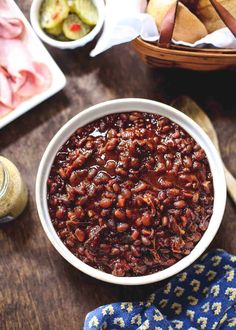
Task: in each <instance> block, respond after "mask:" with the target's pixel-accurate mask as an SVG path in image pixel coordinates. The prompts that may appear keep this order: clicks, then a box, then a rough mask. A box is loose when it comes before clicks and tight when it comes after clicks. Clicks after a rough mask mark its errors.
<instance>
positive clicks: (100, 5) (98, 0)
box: [30, 0, 105, 49]
mask: <svg viewBox="0 0 236 330" xmlns="http://www.w3.org/2000/svg"><path fill="white" fill-rule="evenodd" d="M42 2H43V0H33V2H32V5H31V9H30V20H31V24H32V26H33V28H34V30H35V32H36V33H37V35H38V36H39V37H40V38H41V39H42V40H43V41H44V42H46V43H47V44H48V45H50V46H53V47H57V48H60V49H75V48H78V47H83V46H85V45H86V44H87V43H89V42H90V41H92V40H93V39H94V38H95V37H96V35H97V34H98V33H99V32H100V30H101V28H102V25H103V22H104V17H105V16H104V15H105V5H104V0H93V2H94V4H95V6H96V7H97V10H98V22H97V25H96V26H95V27H94V28H93V29H92V30H91V32H89V33H88V34H87V35H86V36H84V37H83V38H81V39H78V40H73V41H58V40H56V39H54V38H51V37H50V36H49V35H47V34H46V33H45V32H44V30H43V29H42V28H41V26H40V24H39V12H40V7H41V4H42Z"/></svg>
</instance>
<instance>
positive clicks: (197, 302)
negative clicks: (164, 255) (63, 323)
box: [84, 249, 236, 330]
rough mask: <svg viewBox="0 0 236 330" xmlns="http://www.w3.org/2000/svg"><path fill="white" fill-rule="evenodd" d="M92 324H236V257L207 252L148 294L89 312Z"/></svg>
mask: <svg viewBox="0 0 236 330" xmlns="http://www.w3.org/2000/svg"><path fill="white" fill-rule="evenodd" d="M91 329H93V330H95V329H96V330H98V329H99V330H105V329H107V330H119V329H125V330H149V329H150V330H172V329H183V330H187V329H188V330H199V329H206V330H208V329H236V257H235V256H232V255H230V254H228V253H227V252H225V251H223V250H220V249H218V250H215V251H211V252H209V253H206V254H205V255H203V256H202V257H201V258H200V259H198V260H197V261H196V262H195V263H194V264H193V265H191V266H190V267H188V268H187V269H186V270H185V271H184V272H182V273H180V274H178V275H176V276H175V277H173V278H172V279H171V280H170V281H169V282H168V283H167V284H166V285H165V286H164V287H163V288H160V289H158V290H157V291H156V292H155V293H153V294H151V295H150V296H149V297H148V299H146V300H144V301H140V302H122V303H114V304H110V305H105V306H101V307H99V308H97V309H95V310H94V311H92V312H90V313H89V314H88V315H87V316H86V319H85V324H84V330H91Z"/></svg>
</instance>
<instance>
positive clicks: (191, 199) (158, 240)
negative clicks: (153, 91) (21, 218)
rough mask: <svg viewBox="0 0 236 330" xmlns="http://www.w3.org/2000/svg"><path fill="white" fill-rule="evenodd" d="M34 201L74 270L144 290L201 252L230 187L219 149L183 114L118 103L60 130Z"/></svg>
mask: <svg viewBox="0 0 236 330" xmlns="http://www.w3.org/2000/svg"><path fill="white" fill-rule="evenodd" d="M36 202H37V209H38V213H39V217H40V220H41V223H42V226H43V228H44V230H45V233H46V234H47V236H48V238H49V240H50V241H51V243H52V244H53V245H54V247H55V248H56V250H57V251H58V252H59V253H60V254H61V255H62V256H63V257H64V258H65V259H66V260H67V261H68V262H69V263H71V264H72V265H73V266H74V267H76V268H77V269H79V270H81V271H82V272H84V273H86V274H88V275H90V276H92V277H95V278H97V279H100V280H103V281H106V282H110V283H115V284H122V285H140V284H148V283H152V282H157V281H160V280H164V279H166V278H168V277H170V276H173V275H175V274H176V273H178V272H180V271H182V270H183V269H185V268H186V267H188V266H189V265H190V264H191V263H192V262H194V261H195V260H196V259H197V258H198V257H199V256H200V255H201V254H202V253H203V252H204V251H205V250H206V248H207V247H208V245H209V244H210V243H211V241H212V240H213V238H214V236H215V235H216V233H217V230H218V229H219V226H220V223H221V221H222V217H223V213H224V209H225V202H226V184H225V177H224V170H223V166H222V162H221V159H220V157H219V155H218V153H217V151H216V149H215V147H214V146H213V144H212V142H211V140H210V139H209V137H208V136H207V135H206V134H205V133H204V131H203V130H202V129H201V128H200V127H199V126H198V125H197V124H196V123H195V122H193V121H192V120H191V119H190V118H189V117H187V116H186V115H184V114H183V113H181V112H180V111H178V110H176V109H174V108H172V107H170V106H168V105H165V104H162V103H159V102H156V101H151V100H146V99H135V98H131V99H118V100H112V101H107V102H104V103H100V104H97V105H95V106H92V107H90V108H88V109H86V110H84V111H82V112H80V113H79V114H78V115H76V116H75V117H73V118H72V119H71V120H69V121H68V122H67V123H66V124H65V125H64V126H63V127H62V128H61V129H60V130H59V131H58V132H57V134H56V135H55V136H54V138H53V139H52V140H51V141H50V143H49V145H48V147H47V149H46V151H45V153H44V155H43V157H42V160H41V163H40V165H39V169H38V174H37V181H36Z"/></svg>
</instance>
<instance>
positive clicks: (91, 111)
mask: <svg viewBox="0 0 236 330" xmlns="http://www.w3.org/2000/svg"><path fill="white" fill-rule="evenodd" d="M130 111H141V112H151V113H157V114H160V115H164V116H165V117H167V118H170V119H171V120H172V121H174V122H176V123H177V124H179V125H180V126H181V127H183V128H184V129H185V130H186V131H187V132H188V133H189V134H190V135H191V136H192V137H193V138H194V139H195V140H196V141H197V142H198V143H199V144H200V145H201V146H202V147H203V149H204V150H205V152H206V155H207V158H208V161H209V164H210V168H211V172H212V176H213V185H214V206H213V215H212V217H211V220H210V223H209V226H208V229H207V230H206V232H205V233H204V235H203V237H202V238H201V240H200V241H199V243H198V244H197V245H196V246H195V248H194V249H193V250H192V251H191V253H190V254H189V255H188V256H186V257H184V258H183V259H181V260H180V261H178V262H177V263H175V264H174V265H172V266H170V267H168V268H166V269H164V270H162V271H159V272H157V273H154V274H151V275H144V276H136V277H117V276H114V275H111V274H108V273H105V272H102V271H100V270H97V269H95V268H93V267H91V266H89V265H87V264H85V263H83V262H82V261H81V260H80V259H78V258H77V257H75V256H74V255H73V254H72V253H71V252H70V251H69V250H68V249H67V247H66V246H65V245H64V244H63V243H62V241H61V240H60V238H59V237H58V235H57V234H56V231H55V229H54V227H53V225H52V222H51V219H50V216H49V213H48V207H47V199H46V181H47V178H48V175H49V171H50V169H51V165H52V162H53V160H54V157H55V155H56V153H57V151H58V149H59V148H60V146H62V145H63V143H65V141H66V140H67V139H68V138H69V137H70V136H71V135H72V134H73V132H75V131H76V129H77V128H79V127H82V126H84V125H86V124H88V123H89V122H92V121H94V120H96V119H98V118H101V117H104V116H106V115H108V114H112V113H118V112H130ZM36 204H37V209H38V214H39V217H40V220H41V223H42V226H43V228H44V231H45V232H46V234H47V236H48V238H49V240H50V241H51V243H52V244H53V246H54V247H55V248H56V250H57V251H58V252H59V253H60V254H61V255H62V256H63V257H64V258H65V259H66V260H67V261H68V262H69V263H70V264H71V265H73V266H74V267H76V268H77V269H79V270H80V271H82V272H84V273H85V274H87V275H90V276H92V277H94V278H96V279H99V280H102V281H105V282H109V283H114V284H120V285H143V284H149V283H153V282H158V281H161V280H164V279H166V278H168V277H171V276H173V275H175V274H177V273H179V272H181V271H182V270H183V269H185V268H187V267H188V266H189V265H190V264H192V263H193V262H194V261H195V260H196V259H197V258H198V257H200V255H201V254H202V253H203V252H204V251H205V250H206V248H207V247H208V245H209V244H210V243H211V241H212V240H213V238H214V237H215V235H216V233H217V231H218V229H219V226H220V224H221V221H222V218H223V214H224V209H225V204H226V182H225V176H224V169H223V164H222V161H221V159H220V157H219V154H218V152H217V151H216V149H215V147H214V145H213V143H212V141H211V140H210V138H209V137H208V136H207V134H206V133H205V132H204V131H203V130H202V129H201V128H200V127H199V126H198V125H197V124H196V123H195V122H194V121H193V120H192V119H190V118H189V117H187V116H186V115H185V114H183V113H182V112H180V111H178V110H177V109H175V108H173V107H171V106H169V105H166V104H163V103H160V102H157V101H152V100H148V99H140V98H126V99H125V98H124V99H115V100H111V101H106V102H103V103H99V104H97V105H94V106H91V107H89V108H87V109H86V110H83V111H82V112H80V113H78V114H77V115H76V116H74V117H73V118H71V119H70V120H69V121H68V122H67V123H66V124H65V125H64V126H62V127H61V129H60V130H59V131H58V132H57V133H56V135H55V136H54V137H53V139H52V140H51V141H50V143H49V144H48V146H47V148H46V150H45V152H44V155H43V157H42V159H41V162H40V165H39V169H38V173H37V179H36Z"/></svg>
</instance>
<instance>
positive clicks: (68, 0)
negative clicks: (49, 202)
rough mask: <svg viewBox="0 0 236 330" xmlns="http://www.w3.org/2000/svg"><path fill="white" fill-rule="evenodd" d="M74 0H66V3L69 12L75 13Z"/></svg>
mask: <svg viewBox="0 0 236 330" xmlns="http://www.w3.org/2000/svg"><path fill="white" fill-rule="evenodd" d="M75 1H76V0H67V4H68V6H69V8H70V12H71V13H76V10H75Z"/></svg>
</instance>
